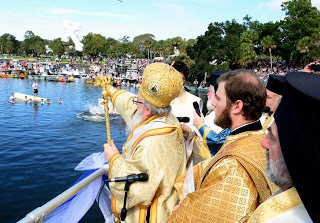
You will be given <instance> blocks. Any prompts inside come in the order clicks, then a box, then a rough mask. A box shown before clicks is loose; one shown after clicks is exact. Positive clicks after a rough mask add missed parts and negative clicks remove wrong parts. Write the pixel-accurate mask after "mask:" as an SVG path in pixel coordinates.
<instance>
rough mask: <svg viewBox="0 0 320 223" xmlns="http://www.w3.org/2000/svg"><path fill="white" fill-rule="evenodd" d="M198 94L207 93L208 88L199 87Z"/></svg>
mask: <svg viewBox="0 0 320 223" xmlns="http://www.w3.org/2000/svg"><path fill="white" fill-rule="evenodd" d="M197 91H198V92H208V91H209V88H208V87H203V86H201V85H200V86H199V87H198V89H197Z"/></svg>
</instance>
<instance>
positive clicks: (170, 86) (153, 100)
mask: <svg viewBox="0 0 320 223" xmlns="http://www.w3.org/2000/svg"><path fill="white" fill-rule="evenodd" d="M182 88H183V80H182V78H181V74H180V73H179V72H178V71H177V70H176V69H174V68H173V67H172V66H169V65H168V64H165V63H152V64H150V65H148V66H147V67H146V69H145V70H144V71H143V75H142V83H141V86H140V87H139V93H140V94H141V96H142V97H143V98H144V99H145V100H146V101H147V102H149V103H150V104H152V105H155V106H157V107H160V108H165V107H168V106H169V105H170V102H171V101H172V100H173V99H174V98H176V97H177V96H178V95H179V93H180V91H181V89H182Z"/></svg>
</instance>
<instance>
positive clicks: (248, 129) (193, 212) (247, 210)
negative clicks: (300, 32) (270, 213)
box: [168, 70, 276, 222]
mask: <svg viewBox="0 0 320 223" xmlns="http://www.w3.org/2000/svg"><path fill="white" fill-rule="evenodd" d="M218 84H219V86H218V90H217V92H216V95H215V99H214V103H213V105H214V110H215V112H216V117H215V120H214V121H215V123H216V124H217V125H219V126H220V127H221V128H229V129H230V130H231V133H230V135H229V136H228V137H227V138H226V141H225V142H224V144H223V146H222V148H221V149H220V150H219V152H218V153H217V154H216V155H215V156H214V157H212V158H211V159H208V160H206V161H203V162H201V163H199V164H198V165H196V166H195V167H194V183H195V191H194V192H193V193H189V194H188V195H187V196H186V197H183V188H184V185H183V182H184V175H182V176H181V177H179V178H178V179H177V181H176V184H175V188H176V189H177V191H178V192H179V197H180V199H181V202H180V204H179V205H177V206H176V207H175V209H174V211H173V213H172V215H171V216H170V219H169V221H168V222H245V221H247V220H248V218H249V216H250V215H251V214H252V213H253V211H254V210H255V209H256V208H257V207H258V206H259V204H261V203H262V202H263V201H265V200H266V199H267V198H268V197H269V196H270V195H271V194H272V193H273V192H274V190H275V189H276V186H274V185H272V184H271V182H270V181H269V179H268V178H267V176H266V174H265V170H266V168H267V160H266V157H265V152H266V149H265V148H263V147H262V146H261V141H262V139H263V138H264V136H265V134H264V132H263V130H262V126H261V124H260V120H259V118H260V116H261V114H262V112H263V109H264V107H265V103H266V90H265V87H264V84H263V83H262V81H261V80H260V79H259V78H258V77H257V76H256V75H255V74H254V73H252V72H251V71H248V70H235V71H230V72H228V73H225V74H223V75H221V77H220V78H219V79H218Z"/></svg>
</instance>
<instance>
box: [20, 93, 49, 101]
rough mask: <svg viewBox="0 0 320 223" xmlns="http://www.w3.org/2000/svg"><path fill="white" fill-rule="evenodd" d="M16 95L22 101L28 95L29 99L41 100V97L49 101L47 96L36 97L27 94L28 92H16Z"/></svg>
mask: <svg viewBox="0 0 320 223" xmlns="http://www.w3.org/2000/svg"><path fill="white" fill-rule="evenodd" d="M14 96H15V97H16V99H17V100H20V101H23V100H25V97H26V96H27V99H28V100H29V99H30V98H31V99H32V100H33V101H39V102H41V99H43V100H44V101H47V98H41V97H34V96H33V95H27V94H22V93H14Z"/></svg>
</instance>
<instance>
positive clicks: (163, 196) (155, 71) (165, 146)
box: [104, 63, 186, 222]
mask: <svg viewBox="0 0 320 223" xmlns="http://www.w3.org/2000/svg"><path fill="white" fill-rule="evenodd" d="M182 88H183V84H182V78H181V74H180V73H179V72H177V71H176V70H175V69H174V68H173V67H171V66H169V65H167V64H164V63H154V64H151V65H149V66H147V68H146V69H145V71H144V72H143V79H142V84H141V86H140V88H139V92H138V95H135V94H132V93H130V92H127V91H125V90H117V89H115V88H114V87H112V86H109V88H108V90H107V91H108V95H110V97H111V101H112V103H113V104H114V106H115V107H116V109H117V111H119V113H120V115H121V116H122V118H123V119H124V121H125V122H126V123H127V125H128V126H129V127H130V128H131V133H130V135H129V137H128V138H127V141H126V142H125V143H124V145H123V147H122V151H123V154H122V155H120V154H119V151H118V149H117V148H116V146H115V145H114V143H113V142H111V144H110V145H109V144H105V145H104V151H105V157H106V158H107V159H108V160H109V163H110V167H109V178H114V177H122V176H127V175H130V174H138V173H147V174H148V175H149V180H148V181H147V182H135V183H133V184H132V185H131V186H130V190H129V194H128V200H127V205H126V208H127V210H128V211H127V217H126V219H125V221H126V222H145V221H149V222H166V221H167V219H168V217H169V215H170V212H171V210H172V209H173V207H174V206H175V205H176V204H177V202H178V194H177V192H176V191H175V190H174V188H173V185H174V182H175V180H176V178H177V176H179V175H180V174H182V173H183V172H184V171H185V166H186V153H185V148H184V140H183V134H182V130H181V128H180V124H179V122H178V120H177V119H176V117H175V116H174V115H173V114H172V113H171V112H170V111H171V106H170V102H171V101H172V100H173V99H174V98H175V97H177V96H178V95H179V94H180V91H181V89H182ZM110 190H111V194H112V198H111V207H112V212H113V213H114V215H115V216H118V217H119V216H120V211H121V209H122V207H123V200H124V183H110Z"/></svg>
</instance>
